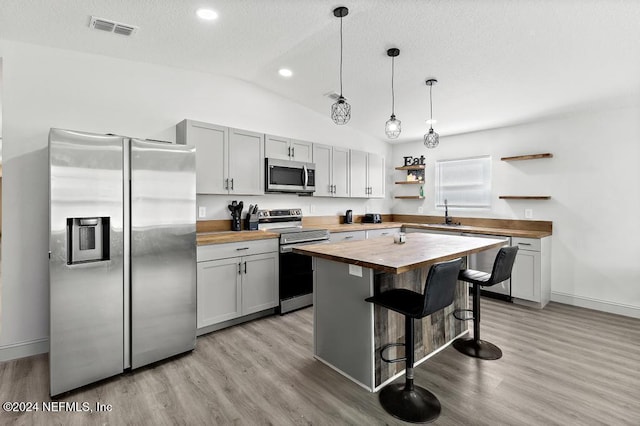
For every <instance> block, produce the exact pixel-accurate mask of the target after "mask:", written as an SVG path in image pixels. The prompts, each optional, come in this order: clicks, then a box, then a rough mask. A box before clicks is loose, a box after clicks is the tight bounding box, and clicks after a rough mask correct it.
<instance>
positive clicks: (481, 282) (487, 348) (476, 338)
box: [453, 247, 518, 360]
mask: <svg viewBox="0 0 640 426" xmlns="http://www.w3.org/2000/svg"><path fill="white" fill-rule="evenodd" d="M517 253H518V247H502V248H501V249H500V251H498V254H497V255H496V260H495V261H494V262H493V269H492V271H491V274H487V273H486V272H482V271H476V270H473V269H464V270H462V271H460V275H458V279H459V280H461V281H466V282H468V283H471V284H473V310H469V309H457V310H456V311H454V313H453V316H454V317H455V318H456V319H459V320H462V321H469V320H473V338H471V337H466V338H459V339H456V340H454V341H453V347H454V348H456V349H457V350H458V351H459V352H462V353H463V354H465V355H468V356H472V357H474V358H480V359H486V360H492V359H500V358H501V357H502V351H501V350H500V348H499V347H497V346H496V345H494V344H493V343H490V342H486V341H484V340H480V287H489V286H492V285H495V284H498V283H501V282H502V281H504V280H507V279H509V278H510V277H511V270H512V269H513V263H514V262H515V260H516V254H517ZM461 312H472V313H473V316H472V317H471V318H463V317H461V316H460V313H461Z"/></svg>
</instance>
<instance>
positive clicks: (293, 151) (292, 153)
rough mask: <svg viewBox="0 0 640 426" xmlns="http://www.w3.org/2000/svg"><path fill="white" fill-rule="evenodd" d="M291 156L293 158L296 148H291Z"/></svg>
mask: <svg viewBox="0 0 640 426" xmlns="http://www.w3.org/2000/svg"><path fill="white" fill-rule="evenodd" d="M291 156H292V157H293V158H296V148H295V147H293V148H291Z"/></svg>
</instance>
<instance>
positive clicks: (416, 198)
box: [395, 195, 424, 200]
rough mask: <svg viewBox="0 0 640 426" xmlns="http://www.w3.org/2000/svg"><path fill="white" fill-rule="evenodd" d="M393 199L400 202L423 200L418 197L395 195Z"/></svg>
mask: <svg viewBox="0 0 640 426" xmlns="http://www.w3.org/2000/svg"><path fill="white" fill-rule="evenodd" d="M395 198H400V199H402V200H424V197H421V196H419V195H396V196H395Z"/></svg>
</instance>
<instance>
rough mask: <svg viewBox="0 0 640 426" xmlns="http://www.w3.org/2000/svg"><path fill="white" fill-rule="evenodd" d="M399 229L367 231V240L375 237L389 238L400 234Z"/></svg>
mask: <svg viewBox="0 0 640 426" xmlns="http://www.w3.org/2000/svg"><path fill="white" fill-rule="evenodd" d="M400 229H401V228H383V229H369V230H367V239H369V238H376V237H389V236H392V235H395V234H397V233H398V232H400Z"/></svg>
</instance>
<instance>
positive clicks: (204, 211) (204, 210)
mask: <svg viewBox="0 0 640 426" xmlns="http://www.w3.org/2000/svg"><path fill="white" fill-rule="evenodd" d="M198 217H200V218H202V217H207V208H206V207H202V206H198Z"/></svg>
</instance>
